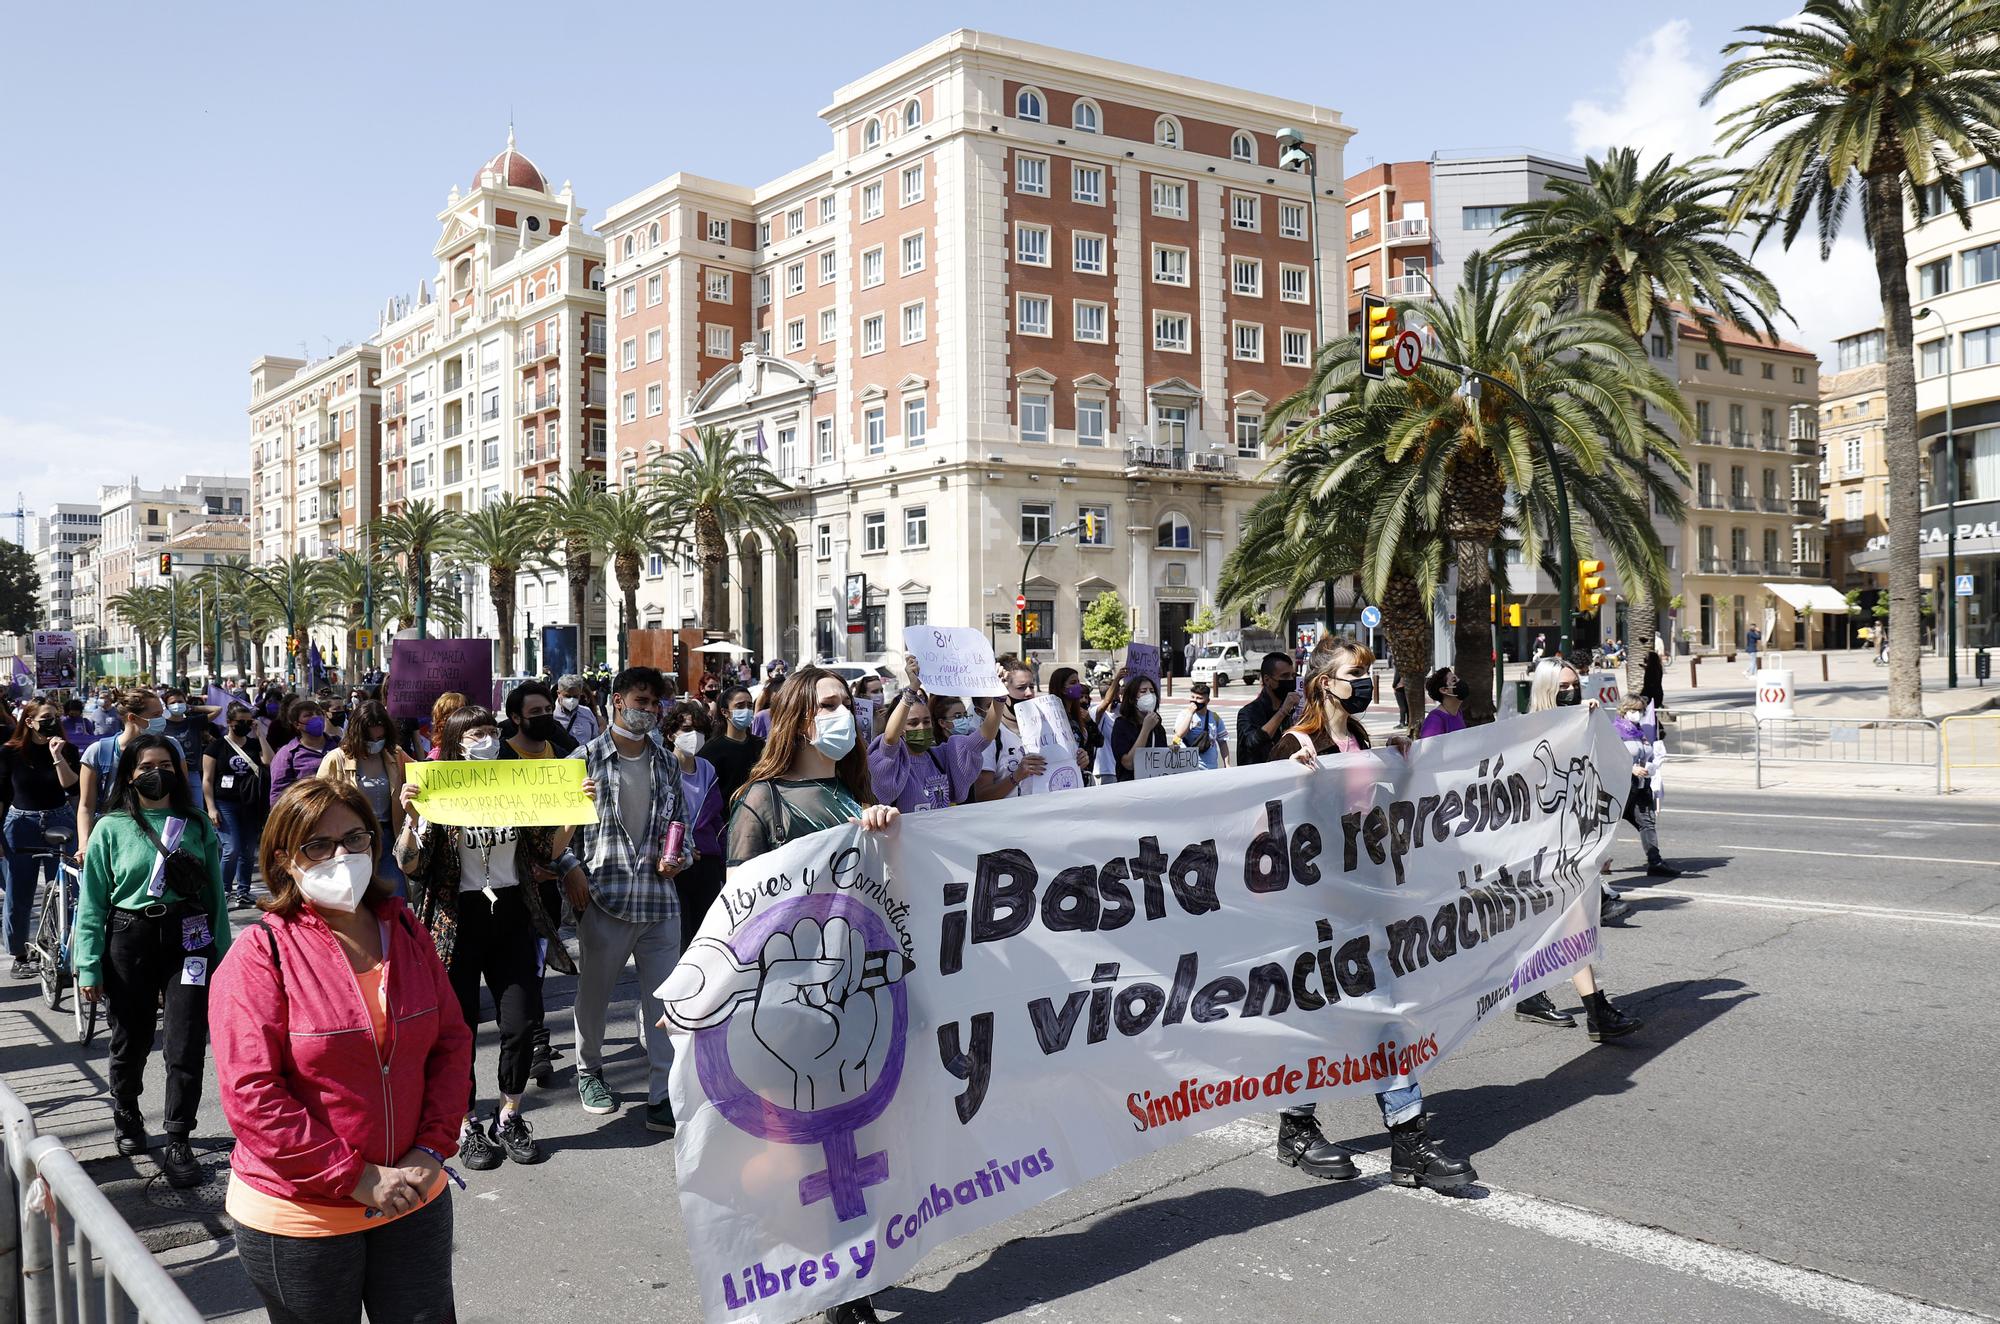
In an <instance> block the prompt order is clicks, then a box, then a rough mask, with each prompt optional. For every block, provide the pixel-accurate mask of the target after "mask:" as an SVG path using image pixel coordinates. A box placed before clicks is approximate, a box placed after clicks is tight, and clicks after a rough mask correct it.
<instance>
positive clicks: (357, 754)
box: [340, 699, 396, 764]
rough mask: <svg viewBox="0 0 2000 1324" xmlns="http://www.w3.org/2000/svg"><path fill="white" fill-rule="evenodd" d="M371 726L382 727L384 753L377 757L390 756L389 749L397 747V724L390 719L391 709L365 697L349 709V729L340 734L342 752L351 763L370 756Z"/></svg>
mask: <svg viewBox="0 0 2000 1324" xmlns="http://www.w3.org/2000/svg"><path fill="white" fill-rule="evenodd" d="M371 726H379V727H381V728H382V739H383V744H382V753H381V754H380V755H378V756H377V757H380V758H385V759H386V758H388V757H389V751H390V750H392V749H394V748H395V747H396V724H395V723H394V722H392V721H390V720H389V710H388V709H387V708H386V707H384V706H383V705H382V704H380V703H378V702H376V701H375V700H373V699H364V700H362V701H361V702H360V703H357V704H355V705H354V707H353V708H352V709H351V710H349V712H348V714H347V730H345V731H343V732H341V734H340V752H341V753H343V754H345V755H347V761H348V762H349V763H350V764H351V763H355V762H357V761H358V760H361V759H364V758H367V757H368V728H369V727H371Z"/></svg>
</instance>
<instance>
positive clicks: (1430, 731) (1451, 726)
mask: <svg viewBox="0 0 2000 1324" xmlns="http://www.w3.org/2000/svg"><path fill="white" fill-rule="evenodd" d="M1463 730H1465V714H1463V713H1448V712H1446V711H1445V710H1444V709H1442V708H1433V709H1431V710H1430V711H1429V712H1427V713H1425V714H1424V724H1423V725H1422V726H1420V727H1418V728H1417V739H1419V740H1422V739H1423V738H1424V737H1425V736H1441V735H1443V734H1445V733H1446V732H1447V731H1463Z"/></svg>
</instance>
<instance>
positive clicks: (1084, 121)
mask: <svg viewBox="0 0 2000 1324" xmlns="http://www.w3.org/2000/svg"><path fill="white" fill-rule="evenodd" d="M1069 122H1070V127H1071V128H1073V129H1076V130H1077V131H1079V132H1081V133H1097V132H1099V131H1100V129H1101V127H1102V125H1103V123H1104V117H1103V116H1102V115H1101V114H1099V113H1098V110H1097V103H1096V102H1095V101H1091V100H1089V99H1088V98H1085V97H1079V98H1077V102H1076V105H1075V106H1073V107H1071V108H1070V112H1069Z"/></svg>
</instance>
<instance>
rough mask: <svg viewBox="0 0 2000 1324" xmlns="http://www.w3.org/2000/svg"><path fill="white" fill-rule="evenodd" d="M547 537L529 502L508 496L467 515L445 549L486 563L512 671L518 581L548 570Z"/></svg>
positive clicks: (469, 561) (504, 661) (505, 664)
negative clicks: (528, 575)
mask: <svg viewBox="0 0 2000 1324" xmlns="http://www.w3.org/2000/svg"><path fill="white" fill-rule="evenodd" d="M545 536H546V535H545V534H544V531H543V529H542V528H541V526H540V525H539V524H538V523H537V522H536V521H535V519H534V518H533V517H532V516H531V515H530V514H529V512H528V511H527V509H526V508H525V503H523V502H521V501H519V500H517V499H515V498H514V497H511V496H505V497H501V498H500V499H498V500H497V501H488V502H487V503H486V504H485V505H483V506H481V507H480V508H479V509H477V510H474V511H470V512H468V513H467V514H465V515H462V516H461V517H460V518H459V520H458V522H457V523H456V524H455V525H454V526H453V528H452V530H451V533H450V535H449V536H448V537H447V538H446V539H445V542H444V544H443V546H442V549H441V550H443V551H444V552H445V553H446V554H447V555H448V556H451V557H452V558H454V559H455V560H458V561H460V562H462V563H464V564H465V565H467V566H474V565H481V566H485V567H486V593H487V597H488V598H489V599H491V601H492V603H493V620H494V623H495V628H496V629H497V630H498V631H499V633H500V657H501V667H502V669H503V670H505V671H507V672H508V673H512V671H513V670H514V660H515V659H514V592H515V581H516V580H517V579H518V578H519V576H520V575H521V574H522V573H523V572H524V571H525V572H531V573H532V572H538V571H541V570H544V569H547V568H549V565H550V562H549V558H548V554H547V551H546V543H545V542H544V538H545Z"/></svg>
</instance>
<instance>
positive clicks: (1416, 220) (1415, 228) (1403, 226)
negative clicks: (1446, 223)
mask: <svg viewBox="0 0 2000 1324" xmlns="http://www.w3.org/2000/svg"><path fill="white" fill-rule="evenodd" d="M1430 237H1431V223H1430V219H1429V218H1428V217H1424V216H1406V217H1404V218H1403V219H1402V220H1400V221H1391V222H1389V223H1388V224H1387V225H1385V226H1383V227H1382V242H1383V243H1385V244H1417V243H1429V242H1430Z"/></svg>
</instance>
